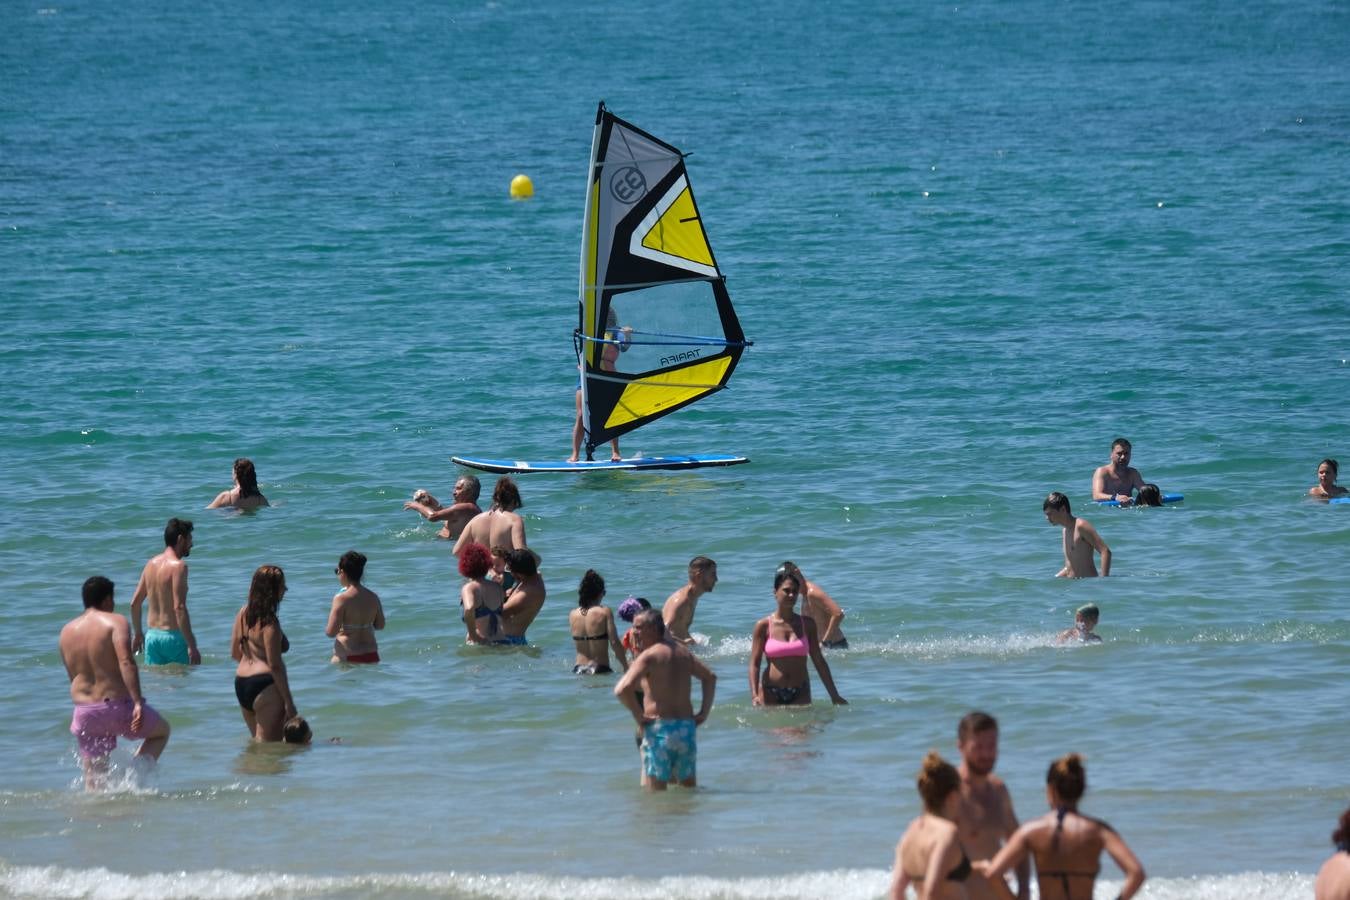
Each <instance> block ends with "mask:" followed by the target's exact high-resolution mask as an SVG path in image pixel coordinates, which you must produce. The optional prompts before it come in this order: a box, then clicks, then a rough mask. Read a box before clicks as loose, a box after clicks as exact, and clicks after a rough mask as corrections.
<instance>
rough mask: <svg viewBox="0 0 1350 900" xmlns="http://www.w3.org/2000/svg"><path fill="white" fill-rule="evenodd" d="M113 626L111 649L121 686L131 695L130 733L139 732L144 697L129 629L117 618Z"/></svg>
mask: <svg viewBox="0 0 1350 900" xmlns="http://www.w3.org/2000/svg"><path fill="white" fill-rule="evenodd" d="M117 619H118V621H117V622H116V623H115V624H114V625H113V649H114V650H115V651H116V653H117V668H118V669H120V670H121V672H122V684H123V685H125V686H126V689H127V693H128V694H130V695H131V703H132V706H131V732H132V734H135V733H136V732H138V731H140V730H141V716H142V714H143V712H144V706H145V697H143V696H141V673H140V672H139V671H138V670H137V668H136V658H135V656H133V655H132V652H131V629H130V628H129V627H128V626H127V621H126V619H123V618H122V617H121V616H118V617H117Z"/></svg>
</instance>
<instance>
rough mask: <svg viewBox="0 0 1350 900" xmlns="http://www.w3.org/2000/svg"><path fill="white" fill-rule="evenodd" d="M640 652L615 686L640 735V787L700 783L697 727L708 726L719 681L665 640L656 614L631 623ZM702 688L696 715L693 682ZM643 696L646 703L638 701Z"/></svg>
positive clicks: (655, 788) (695, 659) (646, 612)
mask: <svg viewBox="0 0 1350 900" xmlns="http://www.w3.org/2000/svg"><path fill="white" fill-rule="evenodd" d="M633 627H634V628H636V629H637V633H638V636H639V642H640V645H641V646H642V648H643V650H642V653H641V654H639V656H638V658H637V659H636V660H635V661H634V662H633V664H632V665H631V666H629V667H628V671H627V672H626V673H625V674H624V676H623V677H622V678H620V679H619V683H618V684H616V685H615V686H614V696H616V697H618V698H619V702H620V703H622V704H623V705H624V706H625V707H626V708H627V709H628V711H629V712H630V713H631V714H632V716H633V720H634V721H635V722H637V724H638V729H639V730H640V732H641V734H642V744H641V747H642V786H643V787H645V788H647V789H648V790H651V791H664V790H665V789H666V786H667V785H669V784H670V783H671V782H672V781H674V782H678V783H679V784H681V785H683V786H685V787H694V786H695V785H696V784H697V781H696V778H695V775H696V772H695V758H696V757H697V755H698V746H697V741H696V738H695V728H696V727H697V726H699V725H702V724H703V723H704V722H706V721H708V713H709V712H711V711H712V705H713V693H714V691H715V690H716V687H717V676H716V675H714V674H713V672H712V670H711V669H709V668H708V667H707V666H705V665H704V664H703V663H702V661H701V660H699V659H698V657H696V656H694V654H692V653H690V652H689V651H688V650H687V649H686V648H684V647H683V646H681V645H680V644H678V643H676V642H675V641H673V640H671V639H670V638H669V637H667V635H666V626H665V622H663V621H662V620H661V615H660V614H659V613H658V612H657V611H656V610H654V609H647V610H643V611H642V612H640V613H638V614H637V616H636V617H634V619H633ZM695 678H697V679H698V680H699V682H700V683H701V684H702V686H703V701H702V703H700V704H699V708H698V713H697V714H695V713H694V704H693V701H692V700H691V699H690V695H691V694H692V692H693V680H694V679H695ZM638 691H642V702H641V703H639V702H638Z"/></svg>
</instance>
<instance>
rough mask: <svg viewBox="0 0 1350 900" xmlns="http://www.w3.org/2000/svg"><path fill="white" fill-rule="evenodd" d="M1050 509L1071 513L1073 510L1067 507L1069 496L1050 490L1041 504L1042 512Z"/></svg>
mask: <svg viewBox="0 0 1350 900" xmlns="http://www.w3.org/2000/svg"><path fill="white" fill-rule="evenodd" d="M1052 509H1053V510H1055V511H1057V512H1058V511H1063V512H1066V513H1068V514H1069V515H1073V511H1072V510H1070V509H1069V498H1068V497H1066V496H1064V494H1062V493H1061V492H1059V491H1051V492H1050V493H1049V494H1047V495H1046V497H1045V502H1044V503H1042V504H1041V511H1042V512H1049V511H1050V510H1052Z"/></svg>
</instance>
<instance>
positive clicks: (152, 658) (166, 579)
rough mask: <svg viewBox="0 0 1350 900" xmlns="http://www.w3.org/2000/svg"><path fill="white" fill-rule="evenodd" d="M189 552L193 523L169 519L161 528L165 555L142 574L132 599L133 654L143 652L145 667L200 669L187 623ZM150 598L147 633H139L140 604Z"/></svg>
mask: <svg viewBox="0 0 1350 900" xmlns="http://www.w3.org/2000/svg"><path fill="white" fill-rule="evenodd" d="M191 552H192V523H191V522H189V521H187V520H185V519H170V520H169V524H167V525H165V526H164V552H163V553H161V554H159V555H158V556H155V557H152V558H151V559H150V561H149V562H147V563H146V564H145V568H144V569H142V570H141V580H140V581H139V582H137V584H136V593H134V594H132V596H131V624H132V626H133V627H134V628H135V629H136V640H135V643H134V644H133V649H134V650H135V652H137V653H140V652H141V651H142V650H144V651H145V664H146V665H147V666H165V665H170V664H172V663H177V664H179V665H184V666H186V665H193V666H196V665H200V664H201V661H202V655H201V653H200V652H198V650H197V638H196V637H195V636H194V635H193V634H192V622H191V621H190V620H189V619H188V611H187V592H188V567H187V563H186V562H185V560H186V559H187V557H188V554H189V553H191ZM147 597H148V598H150V614H149V616H148V617H147V618H148V619H149V624H150V630H149V631H148V632H147V631H142V630H141V603H142V602H143V601H144V600H145V599H146V598H147Z"/></svg>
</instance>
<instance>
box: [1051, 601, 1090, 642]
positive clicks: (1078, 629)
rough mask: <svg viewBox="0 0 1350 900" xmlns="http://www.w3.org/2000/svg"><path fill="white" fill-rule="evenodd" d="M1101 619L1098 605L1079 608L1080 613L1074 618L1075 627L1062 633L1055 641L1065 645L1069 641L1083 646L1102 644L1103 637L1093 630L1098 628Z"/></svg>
mask: <svg viewBox="0 0 1350 900" xmlns="http://www.w3.org/2000/svg"><path fill="white" fill-rule="evenodd" d="M1100 618H1101V610H1099V609H1098V608H1097V604H1095V603H1088V604H1085V605H1083V606H1080V607H1078V612H1076V613H1074V616H1073V627H1072V628H1070V629H1068V630H1067V631H1062V632H1060V635H1059V637H1058V638H1056V639H1055V643H1056V644H1063V643H1066V642H1068V641H1078V642H1079V643H1081V644H1095V643H1100V642H1101V639H1102V637H1101V635H1099V634H1097V632H1095V631H1093V630H1092V629H1094V628H1096V627H1097V621H1098V620H1099V619H1100Z"/></svg>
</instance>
